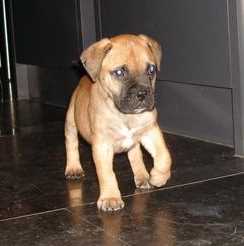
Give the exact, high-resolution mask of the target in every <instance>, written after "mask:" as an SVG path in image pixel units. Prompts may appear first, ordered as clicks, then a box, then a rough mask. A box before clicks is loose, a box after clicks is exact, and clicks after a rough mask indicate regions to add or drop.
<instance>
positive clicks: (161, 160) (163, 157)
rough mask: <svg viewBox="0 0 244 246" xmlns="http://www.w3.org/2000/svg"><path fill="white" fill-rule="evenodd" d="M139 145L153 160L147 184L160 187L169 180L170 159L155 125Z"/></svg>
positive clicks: (158, 129) (159, 131)
mask: <svg viewBox="0 0 244 246" xmlns="http://www.w3.org/2000/svg"><path fill="white" fill-rule="evenodd" d="M141 143H142V145H143V146H144V147H145V149H146V150H147V151H148V152H149V153H150V154H151V156H152V157H153V160H154V167H153V168H152V170H151V172H150V179H149V182H150V184H152V185H153V186H156V187H161V186H163V185H164V184H165V183H166V182H167V180H168V179H169V178H170V175H171V171H170V168H171V157H170V154H169V151H168V148H167V146H166V144H165V141H164V138H163V134H162V132H161V130H160V128H159V126H158V125H157V124H156V125H155V126H154V127H152V128H151V129H150V130H148V131H147V132H146V133H145V134H144V135H143V137H142V139H141Z"/></svg>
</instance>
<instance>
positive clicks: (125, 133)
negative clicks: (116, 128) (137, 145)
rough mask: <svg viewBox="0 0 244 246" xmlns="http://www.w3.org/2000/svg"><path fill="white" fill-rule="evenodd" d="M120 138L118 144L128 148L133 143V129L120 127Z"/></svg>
mask: <svg viewBox="0 0 244 246" xmlns="http://www.w3.org/2000/svg"><path fill="white" fill-rule="evenodd" d="M119 133H120V134H121V140H120V145H121V147H122V148H123V149H129V148H130V147H132V145H133V144H134V139H133V130H129V129H128V128H124V129H121V130H120V132H119Z"/></svg>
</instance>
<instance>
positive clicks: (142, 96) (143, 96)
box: [136, 89, 149, 102]
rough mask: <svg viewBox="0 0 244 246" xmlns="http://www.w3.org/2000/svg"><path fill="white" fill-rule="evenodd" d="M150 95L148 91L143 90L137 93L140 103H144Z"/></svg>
mask: <svg viewBox="0 0 244 246" xmlns="http://www.w3.org/2000/svg"><path fill="white" fill-rule="evenodd" d="M148 94H149V91H148V89H141V90H139V91H138V92H137V94H136V96H137V98H138V101H140V102H142V101H144V100H145V99H146V97H147V95H148Z"/></svg>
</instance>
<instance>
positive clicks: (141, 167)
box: [128, 144, 151, 189]
mask: <svg viewBox="0 0 244 246" xmlns="http://www.w3.org/2000/svg"><path fill="white" fill-rule="evenodd" d="M128 158H129V161H130V165H131V168H132V171H133V174H134V180H135V184H136V187H137V188H139V189H149V188H151V187H150V184H149V174H148V172H147V169H146V167H145V164H144V161H143V156H142V151H141V146H140V144H137V145H135V146H134V147H133V148H132V149H131V150H129V151H128Z"/></svg>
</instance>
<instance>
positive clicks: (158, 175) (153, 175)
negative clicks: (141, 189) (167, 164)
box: [149, 168, 171, 187]
mask: <svg viewBox="0 0 244 246" xmlns="http://www.w3.org/2000/svg"><path fill="white" fill-rule="evenodd" d="M170 176H171V172H170V170H169V171H167V172H165V173H163V172H161V171H159V170H157V169H156V168H153V169H152V170H151V172H150V179H149V182H150V184H151V185H153V186H156V187H161V186H163V185H165V184H166V182H167V181H168V179H169V178H170Z"/></svg>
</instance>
